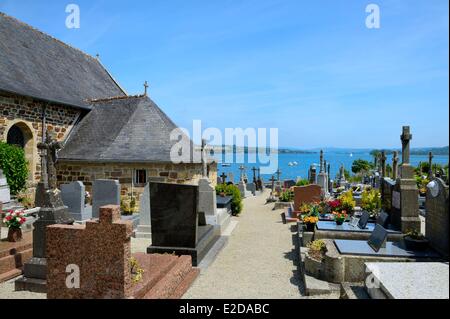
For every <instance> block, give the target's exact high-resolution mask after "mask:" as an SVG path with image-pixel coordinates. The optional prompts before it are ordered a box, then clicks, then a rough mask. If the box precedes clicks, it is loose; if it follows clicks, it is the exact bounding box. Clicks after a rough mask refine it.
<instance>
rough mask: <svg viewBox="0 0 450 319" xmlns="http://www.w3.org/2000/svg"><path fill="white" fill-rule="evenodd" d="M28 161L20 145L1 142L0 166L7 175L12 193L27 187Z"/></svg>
mask: <svg viewBox="0 0 450 319" xmlns="http://www.w3.org/2000/svg"><path fill="white" fill-rule="evenodd" d="M27 165H28V163H27V160H26V159H25V152H24V150H23V149H21V148H20V147H17V146H14V145H9V144H6V143H3V142H0V168H1V169H2V170H3V173H4V174H5V176H6V180H7V181H8V185H9V189H10V191H11V194H13V195H16V194H17V193H18V192H20V191H21V190H23V189H24V188H25V184H26V182H27V179H28V173H29V172H28V166H27Z"/></svg>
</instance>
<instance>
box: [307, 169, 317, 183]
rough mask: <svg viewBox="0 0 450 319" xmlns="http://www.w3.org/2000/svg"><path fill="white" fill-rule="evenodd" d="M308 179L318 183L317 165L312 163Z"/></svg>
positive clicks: (310, 181)
mask: <svg viewBox="0 0 450 319" xmlns="http://www.w3.org/2000/svg"><path fill="white" fill-rule="evenodd" d="M308 181H309V183H310V184H315V183H316V166H314V165H311V166H310V167H309V170H308Z"/></svg>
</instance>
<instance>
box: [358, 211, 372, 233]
mask: <svg viewBox="0 0 450 319" xmlns="http://www.w3.org/2000/svg"><path fill="white" fill-rule="evenodd" d="M369 218H370V216H369V213H368V212H363V213H362V215H361V217H360V218H359V221H358V227H359V228H361V229H366V227H367V223H368V222H369Z"/></svg>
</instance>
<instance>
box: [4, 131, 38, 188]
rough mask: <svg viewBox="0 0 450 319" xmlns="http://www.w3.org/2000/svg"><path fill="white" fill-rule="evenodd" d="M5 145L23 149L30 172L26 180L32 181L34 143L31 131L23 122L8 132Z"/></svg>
mask: <svg viewBox="0 0 450 319" xmlns="http://www.w3.org/2000/svg"><path fill="white" fill-rule="evenodd" d="M6 143H8V144H11V145H16V146H18V147H21V148H23V150H24V151H25V158H26V160H27V161H28V170H29V172H30V173H29V177H28V178H29V179H30V180H32V178H33V176H34V171H35V166H34V165H35V163H34V157H35V156H34V152H35V142H34V136H33V131H32V129H31V128H30V127H29V126H28V125H27V124H26V123H24V122H17V123H15V124H14V125H12V126H11V127H10V128H9V130H8V133H7V135H6Z"/></svg>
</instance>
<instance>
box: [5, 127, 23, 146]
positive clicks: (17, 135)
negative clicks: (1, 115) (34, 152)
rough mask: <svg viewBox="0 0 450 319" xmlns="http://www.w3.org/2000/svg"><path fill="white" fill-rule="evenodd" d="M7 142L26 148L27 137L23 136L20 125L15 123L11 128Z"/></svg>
mask: <svg viewBox="0 0 450 319" xmlns="http://www.w3.org/2000/svg"><path fill="white" fill-rule="evenodd" d="M6 143H8V144H11V145H17V146H19V147H21V148H25V137H24V136H23V133H22V130H21V129H20V128H19V126H17V125H13V126H12V127H11V128H10V129H9V131H8V136H7V138H6Z"/></svg>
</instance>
